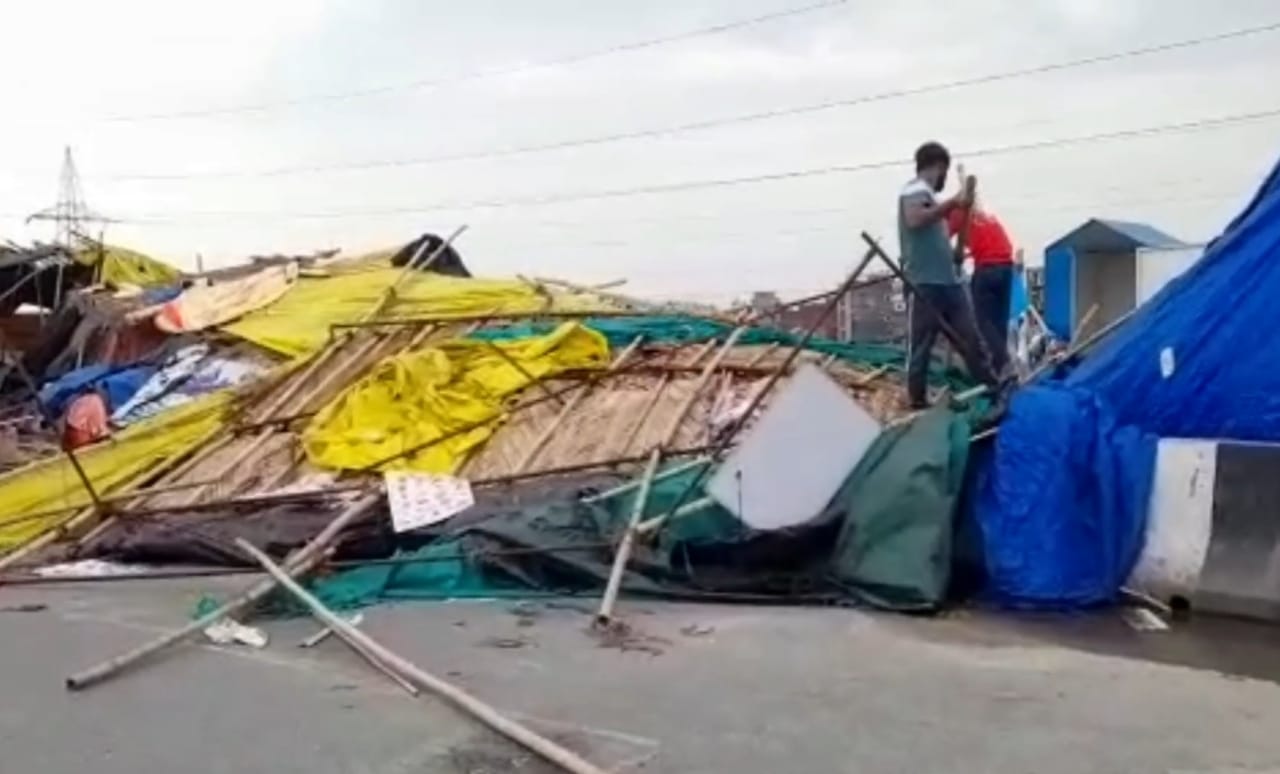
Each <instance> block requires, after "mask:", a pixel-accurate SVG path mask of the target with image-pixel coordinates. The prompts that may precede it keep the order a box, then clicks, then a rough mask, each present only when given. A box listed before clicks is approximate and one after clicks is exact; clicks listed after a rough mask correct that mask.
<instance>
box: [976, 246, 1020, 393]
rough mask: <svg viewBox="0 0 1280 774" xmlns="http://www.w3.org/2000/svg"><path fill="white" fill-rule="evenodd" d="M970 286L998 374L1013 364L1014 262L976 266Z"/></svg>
mask: <svg viewBox="0 0 1280 774" xmlns="http://www.w3.org/2000/svg"><path fill="white" fill-rule="evenodd" d="M969 287H970V292H971V293H972V295H973V313H974V316H975V317H977V319H978V331H979V332H980V333H981V334H982V340H983V341H984V342H985V343H986V345H987V352H988V353H989V354H990V355H991V367H992V368H993V369H995V372H996V373H997V374H999V373H1003V371H1004V367H1005V366H1006V365H1007V364H1008V363H1009V295H1010V293H1012V291H1013V264H1008V263H998V264H991V265H986V266H978V267H976V268H975V269H974V270H973V279H972V280H971V282H970V285H969Z"/></svg>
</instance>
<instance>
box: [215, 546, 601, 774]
mask: <svg viewBox="0 0 1280 774" xmlns="http://www.w3.org/2000/svg"><path fill="white" fill-rule="evenodd" d="M236 544H237V545H239V546H240V548H241V550H243V551H244V552H245V553H248V554H249V555H251V556H253V557H254V558H255V559H257V560H258V563H259V564H261V565H262V567H263V569H265V570H266V571H267V572H268V573H270V574H271V577H272V579H273V580H274V581H275V582H277V583H279V584H280V585H281V586H283V587H284V588H285V589H286V590H288V591H289V592H290V593H291V594H293V596H294V597H296V598H297V599H298V601H299V602H301V603H302V604H304V605H306V606H307V608H308V609H309V610H311V613H312V615H314V616H315V617H316V618H318V619H319V620H320V621H322V622H323V623H325V624H327V625H328V626H329V628H331V629H333V630H334V632H336V633H338V634H339V635H340V636H341V637H343V638H344V639H346V640H347V641H348V642H353V643H358V644H359V647H361V648H363V649H365V650H366V651H368V652H369V653H371V654H373V655H374V656H376V657H377V658H378V659H379V660H380V661H382V662H383V663H384V664H386V665H387V666H388V667H389V668H391V669H393V670H395V671H396V672H399V673H400V674H401V675H402V676H403V677H405V678H407V679H409V680H410V681H412V682H414V683H417V684H418V685H421V686H422V687H424V688H426V689H427V690H429V691H431V692H432V693H434V694H436V695H437V696H440V697H441V698H444V699H446V700H448V701H449V702H452V703H453V704H454V705H455V706H457V707H458V708H459V709H461V710H462V711H464V712H466V713H467V714H468V715H471V716H472V717H474V718H476V719H477V720H479V721H480V722H482V723H484V724H485V725H486V726H488V727H489V728H492V729H493V730H494V731H497V732H498V733H500V734H502V735H503V736H505V737H507V738H508V739H510V740H512V741H513V742H516V743H518V744H520V745H523V746H524V747H525V748H527V749H529V750H530V751H532V752H535V753H537V754H538V755H540V756H542V757H543V758H544V759H546V760H547V761H549V762H551V763H554V764H555V765H557V766H559V767H560V768H562V769H564V770H565V771H569V772H573V774H605V773H604V770H603V769H601V768H599V767H598V766H596V765H594V764H592V763H591V762H590V761H588V760H586V759H585V758H583V757H581V756H580V755H578V754H577V753H575V752H573V751H572V750H569V749H567V748H565V747H561V746H560V745H558V744H556V743H555V742H553V741H551V740H550V739H547V738H546V737H544V736H541V735H540V734H538V733H536V732H534V731H533V730H532V729H530V728H528V727H527V726H525V725H523V724H521V723H518V722H516V721H514V720H511V719H510V718H508V717H506V716H504V715H502V714H500V713H499V712H498V711H497V710H495V709H494V708H493V707H491V706H489V705H488V704H485V703H484V702H482V701H481V700H480V699H477V698H476V697H475V696H472V695H471V694H469V693H467V692H466V691H464V690H463V689H461V688H459V687H457V686H455V685H453V684H452V683H448V682H446V681H444V680H442V679H441V678H439V677H436V676H435V675H433V674H431V673H430V672H427V671H426V670H424V669H422V668H421V667H419V666H418V665H416V664H414V663H413V662H411V661H409V660H408V659H406V658H404V657H403V656H400V655H398V654H396V653H395V652H393V651H391V650H389V649H387V648H386V647H385V646H383V645H382V644H381V643H379V642H378V641H377V640H375V639H373V638H372V637H370V636H369V635H368V634H366V633H365V632H362V631H360V630H359V629H357V628H355V627H354V626H352V625H351V624H349V623H347V622H346V621H345V620H343V619H342V617H341V616H339V615H337V614H336V613H334V612H333V611H332V610H330V609H329V608H327V607H325V606H324V603H322V602H321V601H320V600H318V599H316V598H315V597H314V596H312V595H311V594H310V593H308V592H307V590H306V589H304V588H303V587H302V586H301V585H299V584H298V583H297V582H296V581H295V580H294V579H293V578H292V577H290V575H291V573H290V572H288V571H287V570H285V569H282V568H281V567H279V566H277V565H276V563H275V562H273V561H271V558H270V557H268V556H267V555H266V554H264V553H262V552H261V551H259V550H258V549H257V548H255V547H254V546H253V545H252V544H250V543H248V542H246V541H244V540H237V541H236Z"/></svg>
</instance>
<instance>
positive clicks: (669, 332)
mask: <svg viewBox="0 0 1280 774" xmlns="http://www.w3.org/2000/svg"><path fill="white" fill-rule="evenodd" d="M582 323H583V324H584V325H586V326H587V327H589V328H592V329H594V330H597V331H599V332H600V333H602V334H604V337H605V338H606V339H608V340H609V346H610V347H613V348H615V349H618V348H622V347H625V346H627V345H628V344H630V343H631V342H632V341H635V338H636V337H637V336H644V340H645V341H648V342H653V343H661V344H694V343H699V342H703V341H710V340H712V339H725V338H726V337H728V335H729V334H730V333H731V332H732V331H733V326H732V325H729V324H727V323H720V322H716V321H715V320H707V319H705V318H700V317H687V316H679V315H673V316H666V317H660V316H652V317H590V318H587V319H585V320H583V321H582ZM554 327H555V325H554V324H553V323H550V322H537V321H533V322H526V323H520V324H517V325H511V326H508V327H505V328H486V329H484V330H480V331H476V332H475V333H472V334H471V336H472V337H473V338H481V339H485V340H489V341H504V340H506V339H516V338H524V337H527V336H540V335H544V334H546V333H547V332H548V331H550V330H552V329H553V328H554ZM800 339H801V337H800V336H796V335H794V334H791V333H787V332H785V331H780V330H777V329H774V328H749V329H748V330H747V331H746V332H745V333H743V335H742V337H741V338H739V339H738V343H739V344H741V345H743V346H750V345H760V344H781V345H783V346H793V345H795V344H797V343H799V342H800ZM805 348H806V349H808V350H812V351H814V352H821V353H822V354H824V355H835V356H836V357H838V358H840V359H841V360H844V361H847V362H850V363H859V364H862V365H865V366H868V367H871V368H879V367H880V366H889V367H891V368H894V369H901V368H902V367H903V364H904V363H905V360H906V358H905V355H904V353H903V350H902V348H901V347H895V346H891V345H888V344H872V343H857V342H853V343H845V342H840V341H833V340H831V339H825V338H822V337H820V336H815V337H814V338H812V339H810V340H809V343H808V344H807V345H806V346H805ZM931 377H932V378H933V379H934V380H935V381H938V382H941V381H947V382H949V383H952V384H954V385H956V386H967V385H969V384H971V383H972V382H971V380H970V379H969V378H968V376H967V375H965V374H964V373H962V372H960V371H957V370H952V371H947V370H946V369H944V368H943V367H942V366H941V365H936V366H935V367H934V369H933V371H932V373H931Z"/></svg>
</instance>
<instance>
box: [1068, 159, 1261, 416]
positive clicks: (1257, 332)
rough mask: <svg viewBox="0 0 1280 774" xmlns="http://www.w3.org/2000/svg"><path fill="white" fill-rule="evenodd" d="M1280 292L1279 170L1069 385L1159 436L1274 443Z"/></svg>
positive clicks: (1075, 374) (1106, 343)
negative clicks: (1097, 397) (1087, 391)
mask: <svg viewBox="0 0 1280 774" xmlns="http://www.w3.org/2000/svg"><path fill="white" fill-rule="evenodd" d="M1278 169H1280V168H1278ZM1278 291H1280V172H1272V174H1271V177H1270V178H1269V179H1268V181H1267V183H1266V184H1265V185H1264V187H1263V189H1262V190H1261V191H1260V192H1259V195H1258V196H1257V197H1256V198H1255V199H1254V202H1253V204H1251V205H1250V207H1249V208H1248V209H1247V210H1246V211H1245V213H1244V215H1243V216H1242V217H1241V218H1237V220H1236V221H1235V222H1233V225H1232V227H1229V228H1228V230H1227V232H1226V233H1224V234H1223V236H1222V237H1220V238H1219V239H1218V240H1216V241H1215V242H1214V243H1213V244H1211V245H1210V246H1209V247H1208V248H1207V249H1206V251H1205V254H1204V256H1203V257H1202V258H1201V259H1200V260H1199V261H1198V262H1197V263H1196V264H1195V265H1193V266H1192V267H1191V268H1190V269H1188V270H1187V271H1186V272H1185V273H1184V274H1183V275H1182V276H1180V277H1178V278H1176V279H1174V280H1173V281H1172V282H1170V283H1169V284H1168V285H1167V286H1165V288H1164V289H1163V290H1162V291H1161V292H1160V293H1158V294H1157V295H1156V297H1155V298H1153V299H1151V301H1150V302H1149V303H1148V304H1146V305H1145V306H1143V307H1142V308H1141V309H1140V310H1139V312H1138V313H1137V314H1136V315H1135V316H1134V318H1133V319H1132V320H1131V321H1130V322H1129V324H1128V325H1125V326H1124V327H1123V328H1122V329H1121V330H1119V331H1117V332H1116V333H1115V334H1114V335H1113V336H1112V337H1111V338H1110V339H1108V340H1106V341H1105V342H1104V343H1103V344H1102V345H1101V346H1100V347H1099V348H1098V350H1097V351H1096V352H1094V353H1093V354H1092V355H1091V356H1090V357H1089V358H1088V359H1087V360H1085V362H1084V363H1082V364H1081V365H1080V367H1079V368H1077V369H1076V371H1075V372H1074V373H1073V374H1071V375H1070V377H1068V383H1070V384H1072V385H1077V386H1080V387H1084V388H1087V389H1092V390H1094V391H1096V392H1097V393H1098V394H1099V395H1101V396H1102V397H1103V398H1104V399H1105V400H1106V401H1107V402H1108V403H1110V405H1111V407H1112V408H1113V409H1114V411H1115V413H1116V416H1117V418H1118V419H1119V420H1120V421H1121V422H1124V423H1127V424H1133V425H1136V426H1138V427H1141V428H1143V429H1145V430H1147V431H1149V432H1153V433H1156V434H1158V435H1161V436H1183V437H1194V438H1233V439H1239V440H1251V441H1276V440H1280V335H1277V331H1280V292H1278ZM1162 359H1163V360H1164V363H1163V366H1164V367H1166V368H1171V369H1172V370H1171V373H1169V375H1168V376H1167V377H1166V376H1165V374H1164V373H1163V371H1162V362H1161V361H1162Z"/></svg>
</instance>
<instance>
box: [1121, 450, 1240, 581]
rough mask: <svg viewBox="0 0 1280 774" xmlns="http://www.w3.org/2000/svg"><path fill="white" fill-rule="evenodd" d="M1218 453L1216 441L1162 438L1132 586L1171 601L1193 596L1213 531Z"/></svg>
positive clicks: (1132, 575) (1131, 579)
mask: <svg viewBox="0 0 1280 774" xmlns="http://www.w3.org/2000/svg"><path fill="white" fill-rule="evenodd" d="M1217 459H1218V443H1217V442H1216V441H1207V440H1196V439H1190V438H1161V439H1160V442H1159V444H1158V445H1157V447H1156V469H1155V476H1154V480H1153V481H1152V483H1151V499H1150V501H1149V504H1148V506H1147V532H1146V542H1145V544H1144V545H1143V547H1142V554H1141V555H1140V556H1139V557H1138V562H1137V564H1136V565H1135V566H1134V568H1133V572H1132V574H1130V576H1129V583H1128V585H1129V586H1130V587H1131V588H1134V589H1137V590H1138V591H1141V592H1143V593H1145V594H1150V595H1151V596H1153V597H1155V598H1157V599H1162V600H1165V601H1167V600H1169V599H1171V598H1172V597H1175V596H1180V597H1184V598H1186V599H1190V598H1191V595H1192V594H1193V593H1194V592H1195V590H1196V588H1197V587H1198V586H1199V584H1200V573H1201V572H1202V571H1203V569H1204V563H1205V557H1206V556H1207V555H1208V553H1209V540H1210V538H1211V537H1212V533H1213V490H1214V482H1215V481H1216V479H1217Z"/></svg>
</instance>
